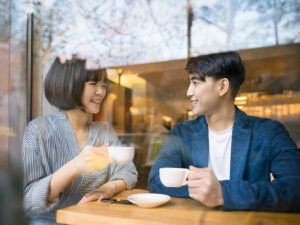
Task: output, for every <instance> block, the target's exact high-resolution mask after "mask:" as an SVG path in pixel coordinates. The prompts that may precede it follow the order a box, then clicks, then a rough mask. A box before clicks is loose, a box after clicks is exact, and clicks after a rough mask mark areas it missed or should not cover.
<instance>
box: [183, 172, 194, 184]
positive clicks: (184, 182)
mask: <svg viewBox="0 0 300 225" xmlns="http://www.w3.org/2000/svg"><path fill="white" fill-rule="evenodd" d="M191 172H192V171H190V170H189V171H188V172H187V173H186V175H185V179H184V181H183V184H182V186H184V185H187V184H188V180H187V178H188V176H189V174H190V173H191Z"/></svg>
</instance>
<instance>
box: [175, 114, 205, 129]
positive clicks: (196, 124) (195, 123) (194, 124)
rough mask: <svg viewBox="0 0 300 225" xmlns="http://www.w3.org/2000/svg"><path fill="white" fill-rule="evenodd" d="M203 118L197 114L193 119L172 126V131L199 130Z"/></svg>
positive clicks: (201, 126)
mask: <svg viewBox="0 0 300 225" xmlns="http://www.w3.org/2000/svg"><path fill="white" fill-rule="evenodd" d="M203 120H205V117H204V116H199V117H197V118H195V119H193V120H189V121H186V122H182V123H178V124H176V125H175V126H174V128H173V130H174V131H177V132H178V131H184V132H194V131H195V129H197V130H199V129H201V128H203V122H204V121H203Z"/></svg>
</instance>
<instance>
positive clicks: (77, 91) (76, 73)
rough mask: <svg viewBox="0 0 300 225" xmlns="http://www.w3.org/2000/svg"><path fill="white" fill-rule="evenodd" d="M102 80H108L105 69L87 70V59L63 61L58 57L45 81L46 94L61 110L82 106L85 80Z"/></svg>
mask: <svg viewBox="0 0 300 225" xmlns="http://www.w3.org/2000/svg"><path fill="white" fill-rule="evenodd" d="M100 80H103V81H104V82H107V76H106V73H105V72H104V70H90V71H88V70H86V68H85V60H80V59H72V60H67V61H66V62H65V63H61V62H60V60H59V58H56V59H55V60H54V62H53V64H52V66H51V68H50V70H49V72H48V73H47V75H46V78H45V81H44V91H45V96H46V98H47V100H48V101H49V103H50V104H51V105H53V106H55V107H57V108H59V109H61V110H70V109H75V108H77V107H79V108H81V107H82V100H81V97H82V93H83V89H84V84H85V82H87V81H95V82H97V81H100Z"/></svg>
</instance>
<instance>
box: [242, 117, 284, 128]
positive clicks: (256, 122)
mask: <svg viewBox="0 0 300 225" xmlns="http://www.w3.org/2000/svg"><path fill="white" fill-rule="evenodd" d="M247 119H248V122H249V124H250V125H251V126H252V127H253V128H256V129H270V128H271V129H273V128H275V127H279V126H283V125H282V124H281V123H280V122H279V121H277V120H273V119H270V118H264V117H256V116H251V115H247Z"/></svg>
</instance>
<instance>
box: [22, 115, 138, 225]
mask: <svg viewBox="0 0 300 225" xmlns="http://www.w3.org/2000/svg"><path fill="white" fill-rule="evenodd" d="M105 143H109V144H110V145H118V144H120V142H119V139H118V137H117V135H116V133H115V132H114V130H113V129H112V127H111V126H110V125H109V124H108V123H106V122H92V123H91V124H90V129H89V136H88V139H87V141H86V143H85V145H84V147H85V146H87V145H96V146H101V145H103V144H105ZM84 147H83V148H84ZM79 154H80V149H79V147H78V144H77V141H76V138H75V135H74V133H73V128H72V126H71V124H70V122H69V120H68V119H67V116H66V114H65V113H64V112H59V113H56V114H53V115H50V116H44V117H39V118H37V119H35V120H33V121H31V122H30V123H29V124H28V125H27V127H26V129H25V133H24V139H23V147H22V156H23V164H24V208H25V211H26V213H27V215H28V216H30V217H31V218H43V219H48V220H53V221H55V213H56V210H57V209H60V208H64V207H67V206H70V205H74V204H77V203H78V202H79V200H80V199H81V198H82V197H83V196H84V195H85V194H86V193H88V192H90V191H92V190H95V189H97V188H99V187H100V186H101V185H103V184H104V183H106V182H108V181H112V180H119V179H122V180H123V181H124V182H125V183H126V185H127V189H131V188H133V187H134V185H135V183H136V181H137V171H136V169H135V166H134V164H133V163H132V162H130V163H128V164H125V165H117V164H114V163H111V164H109V166H108V167H106V168H104V169H102V170H100V171H95V172H89V173H84V174H82V175H80V176H78V177H77V178H76V179H75V180H73V181H72V183H71V184H70V185H69V186H68V187H66V188H65V190H64V191H63V192H62V193H61V195H60V197H59V199H57V200H56V201H54V202H48V201H47V199H48V191H49V185H50V180H51V177H52V174H53V173H54V172H55V171H56V170H58V169H59V168H61V167H62V166H63V165H64V164H66V163H67V162H69V161H70V160H72V159H73V158H75V157H76V156H77V155H79Z"/></svg>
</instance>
